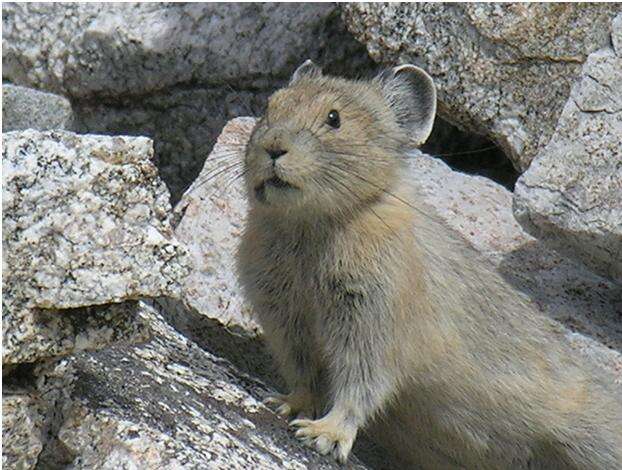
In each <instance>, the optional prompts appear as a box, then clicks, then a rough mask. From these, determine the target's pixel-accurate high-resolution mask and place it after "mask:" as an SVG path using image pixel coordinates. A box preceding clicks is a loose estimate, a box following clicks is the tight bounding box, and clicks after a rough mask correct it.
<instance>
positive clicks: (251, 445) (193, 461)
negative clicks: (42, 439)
mask: <svg viewBox="0 0 622 470" xmlns="http://www.w3.org/2000/svg"><path fill="white" fill-rule="evenodd" d="M142 314H143V315H144V316H145V318H146V321H147V322H148V323H149V324H150V325H151V326H152V328H153V330H154V336H153V339H152V340H151V341H149V342H147V343H145V344H142V345H125V346H123V345H115V346H113V347H112V348H108V349H105V350H101V351H97V352H94V353H83V354H79V355H77V356H76V358H75V362H74V366H75V368H76V387H75V390H74V392H73V394H72V396H71V404H70V405H69V406H68V407H66V411H65V414H64V421H63V424H62V427H61V428H60V430H59V433H58V442H59V445H60V446H62V447H63V448H65V449H66V450H67V455H66V456H64V458H65V461H64V463H65V464H66V465H69V467H70V468H75V469H87V468H115V469H135V468H209V469H212V468H213V469H221V468H257V469H274V468H287V469H304V468H318V469H328V468H339V467H338V465H337V464H335V463H334V462H333V461H331V459H329V458H324V457H321V456H319V455H317V454H315V453H314V452H311V451H310V450H307V449H305V448H304V447H303V446H302V445H300V444H298V443H297V442H296V440H295V439H294V438H293V436H292V433H291V431H289V430H288V429H287V424H286V422H285V421H284V420H282V419H279V418H277V417H276V416H275V415H274V414H273V413H272V412H270V411H269V410H268V409H267V408H266V407H265V406H264V405H263V404H262V403H261V400H262V399H263V398H264V397H265V396H266V395H267V394H268V392H269V389H268V388H267V387H266V386H265V385H264V384H263V383H262V382H260V381H258V380H257V379H254V378H252V377H250V376H248V375H246V374H245V373H243V372H241V371H240V370H238V369H236V368H235V367H234V366H232V364H231V363H230V362H229V361H228V360H227V359H224V358H222V357H218V356H215V355H214V354H212V353H211V352H209V351H207V350H205V349H202V348H201V347H199V346H198V345H197V344H196V343H194V342H193V341H192V340H190V339H188V338H186V337H185V336H183V335H182V334H180V333H179V332H178V331H176V330H175V329H173V328H172V327H171V326H170V325H169V324H168V323H167V322H166V321H165V320H164V318H163V317H162V315H161V313H160V312H159V311H158V310H157V309H154V308H153V307H151V306H148V305H145V304H143V305H142ZM220 336H221V337H220V341H221V342H224V341H225V340H226V337H227V336H228V334H227V333H226V332H225V331H224V330H223V331H221V335H220ZM249 341H253V340H249ZM201 346H203V347H207V348H210V344H209V343H204V344H202V345H201ZM249 352H251V351H249V350H248V347H246V350H242V349H238V354H239V355H242V354H244V353H249ZM349 468H365V467H363V466H362V465H360V464H358V463H356V462H354V463H352V464H351V465H350V466H349Z"/></svg>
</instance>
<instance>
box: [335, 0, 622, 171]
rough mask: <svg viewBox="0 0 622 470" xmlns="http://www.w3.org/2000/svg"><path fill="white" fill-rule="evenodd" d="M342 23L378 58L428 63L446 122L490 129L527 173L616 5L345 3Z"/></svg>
mask: <svg viewBox="0 0 622 470" xmlns="http://www.w3.org/2000/svg"><path fill="white" fill-rule="evenodd" d="M343 10H344V13H343V17H344V21H345V23H346V25H347V26H348V29H349V30H350V31H351V32H352V33H353V34H354V36H355V37H356V38H357V39H358V40H359V41H361V42H362V43H364V44H365V45H366V46H367V50H368V51H369V54H370V55H371V56H372V58H374V60H376V61H377V62H381V63H385V64H394V63H398V62H412V63H415V64H418V65H421V66H423V68H425V69H426V70H427V71H428V72H429V73H430V74H431V75H432V77H433V78H434V81H435V83H436V85H437V87H438V98H439V112H440V113H441V115H442V116H443V117H444V118H446V119H447V120H449V121H451V122H453V123H456V124H459V125H460V126H462V127H464V128H467V129H471V130H473V131H475V132H479V133H484V134H486V135H487V136H488V137H490V138H491V139H493V140H494V141H495V142H497V143H498V144H499V145H500V146H501V147H502V148H503V149H504V150H505V152H506V153H507V154H508V156H509V157H510V158H511V159H512V160H513V161H514V164H515V166H516V168H517V169H519V170H521V171H524V170H525V169H527V167H528V166H529V163H530V162H531V160H532V159H533V157H534V156H535V155H536V154H537V153H538V152H539V151H540V150H542V148H543V147H544V146H545V145H546V144H547V143H548V141H549V139H550V138H551V136H552V134H553V131H554V130H555V127H556V123H557V120H558V118H559V116H560V114H561V111H562V109H563V107H564V105H565V104H566V101H567V100H568V97H569V94H570V89H571V86H572V84H573V82H574V81H575V80H576V79H577V78H578V77H579V76H580V73H581V67H582V63H583V62H584V61H585V60H586V59H587V56H588V55H589V54H590V53H591V52H593V51H595V50H597V49H600V48H601V47H603V46H605V45H606V44H608V43H609V41H610V36H611V20H612V18H613V17H614V16H615V15H616V14H617V13H618V12H619V11H620V7H619V4H616V3H609V4H605V3H600V4H596V3H591V4H581V5H579V4H571V3H561V4H560V3H557V4H554V3H546V4H542V3H530V4H527V3H504V4H499V3H468V4H467V3H464V4H449V3H399V4H398V3H391V4H388V3H349V4H347V5H344V7H343Z"/></svg>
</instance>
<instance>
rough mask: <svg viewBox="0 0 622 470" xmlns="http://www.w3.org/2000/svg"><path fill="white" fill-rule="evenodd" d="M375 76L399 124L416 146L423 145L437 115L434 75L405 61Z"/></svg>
mask: <svg viewBox="0 0 622 470" xmlns="http://www.w3.org/2000/svg"><path fill="white" fill-rule="evenodd" d="M376 79H377V80H379V81H380V85H381V87H382V91H383V94H384V96H385V98H386V100H387V102H388V103H389V106H390V107H391V109H392V110H393V112H394V113H395V116H396V118H397V121H398V123H399V124H400V126H402V127H403V128H404V130H405V131H406V132H407V133H408V134H409V135H410V136H411V140H412V142H413V143H414V144H415V145H416V146H419V145H422V144H423V143H424V142H425V141H426V140H427V138H428V137H429V135H430V132H432V126H433V124H434V116H435V115H436V87H435V86H434V82H433V81H432V78H431V77H430V76H429V75H428V74H427V73H426V72H424V71H423V70H422V69H420V68H419V67H415V66H414V65H411V64H405V65H398V66H397V67H393V68H392V69H389V70H386V71H384V72H382V73H381V74H380V75H378V77H376Z"/></svg>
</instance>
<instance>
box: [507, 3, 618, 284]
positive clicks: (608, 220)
mask: <svg viewBox="0 0 622 470" xmlns="http://www.w3.org/2000/svg"><path fill="white" fill-rule="evenodd" d="M616 21H617V24H618V26H617V28H615V30H616V31H617V34H618V37H619V35H620V34H622V14H620V15H618V19H617V20H616ZM614 37H615V36H614ZM617 41H618V40H616V42H615V43H614V44H618V46H616V47H617V49H616V50H614V49H612V48H604V49H601V50H599V51H597V52H594V53H592V54H590V56H589V57H588V59H587V61H586V63H585V65H584V67H583V71H582V76H581V80H580V81H578V82H577V83H576V85H575V86H574V87H573V88H572V91H571V94H570V99H569V100H568V103H567V104H566V106H565V107H564V110H563V112H562V114H561V117H560V119H559V122H558V124H557V128H556V129H555V133H554V134H553V137H552V138H551V141H550V142H549V144H548V145H547V146H546V147H545V148H544V149H542V151H541V152H540V153H539V154H538V155H537V156H536V158H535V159H534V161H533V162H532V164H531V166H530V167H529V169H528V170H527V171H526V172H525V173H524V174H523V175H522V176H521V178H520V179H519V180H518V182H517V185H516V191H515V195H514V214H515V216H516V218H517V219H518V221H519V222H520V223H521V224H522V225H523V227H525V229H526V230H527V231H528V232H530V233H531V234H532V235H534V236H535V237H537V238H539V239H542V240H543V241H545V242H546V243H548V244H550V245H551V246H552V247H554V248H555V249H557V250H559V251H560V252H561V253H563V254H565V255H567V256H569V257H572V258H575V259H578V260H580V261H582V262H584V263H585V264H586V265H587V266H589V267H590V268H591V269H592V270H594V271H595V272H596V273H599V274H601V275H603V276H606V277H608V278H610V279H613V280H616V281H618V282H619V283H622V49H621V48H620V47H619V43H618V42H617Z"/></svg>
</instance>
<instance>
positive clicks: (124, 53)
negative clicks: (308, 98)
mask: <svg viewBox="0 0 622 470" xmlns="http://www.w3.org/2000/svg"><path fill="white" fill-rule="evenodd" d="M3 25H4V30H3V65H4V67H3V76H4V77H5V79H8V80H9V81H11V82H14V83H18V84H24V85H28V86H32V87H36V88H42V89H46V90H51V91H55V92H59V93H63V94H66V95H67V96H70V97H71V98H72V102H74V104H75V107H76V112H77V113H78V114H79V116H80V121H81V124H82V127H81V130H82V131H88V132H95V133H102V132H106V133H117V134H118V133H122V134H127V133H132V134H137V135H148V136H150V137H152V138H153V139H154V141H155V149H156V154H157V156H158V159H159V163H158V166H159V167H160V168H161V170H162V177H163V178H164V179H165V181H166V183H167V185H168V186H169V188H170V189H171V193H172V199H173V201H177V200H178V199H179V197H180V196H181V193H182V192H183V190H184V189H185V188H186V187H187V186H188V185H189V184H190V182H192V180H193V179H194V178H196V176H197V175H198V173H199V171H200V169H201V166H202V163H203V160H204V158H205V156H206V155H207V154H208V153H209V150H210V149H211V146H212V144H213V142H214V140H215V138H216V136H217V135H218V133H219V131H220V129H221V128H222V126H223V125H224V123H225V122H226V121H227V120H228V119H230V118H232V117H234V116H238V115H248V114H252V113H255V112H257V111H258V109H260V108H261V107H262V106H263V105H264V104H265V98H266V96H267V95H268V94H269V93H270V92H272V91H273V90H274V89H275V88H277V87H279V86H280V85H281V84H283V83H284V82H285V81H286V80H287V79H288V78H289V76H290V74H291V73H292V71H293V70H294V69H295V68H296V67H297V66H298V65H299V64H300V63H301V62H302V61H303V60H304V59H306V58H311V59H314V60H316V61H317V62H318V63H321V64H323V65H324V66H325V67H326V68H327V69H330V70H332V71H334V72H339V73H346V74H351V75H356V74H360V73H364V72H365V71H366V70H367V69H368V68H369V65H370V64H371V61H370V60H369V59H368V57H367V54H366V53H365V51H364V48H363V47H362V46H361V45H360V44H358V43H357V42H356V41H355V40H354V39H353V38H352V37H351V36H350V35H349V34H348V33H347V31H345V28H344V26H343V24H342V23H341V22H340V18H339V8H338V6H337V5H335V4H328V3H324V4H300V5H287V4H258V3H246V4H226V3H219V4H198V3H197V4H183V3H179V4H170V3H169V4H147V3H130V4H123V5H121V4H106V3H100V4H92V5H91V4H89V5H87V4H69V3H60V4H58V3H57V4H53V5H52V4H19V3H8V4H5V5H3ZM232 51H235V54H232V53H231V52H232Z"/></svg>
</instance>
